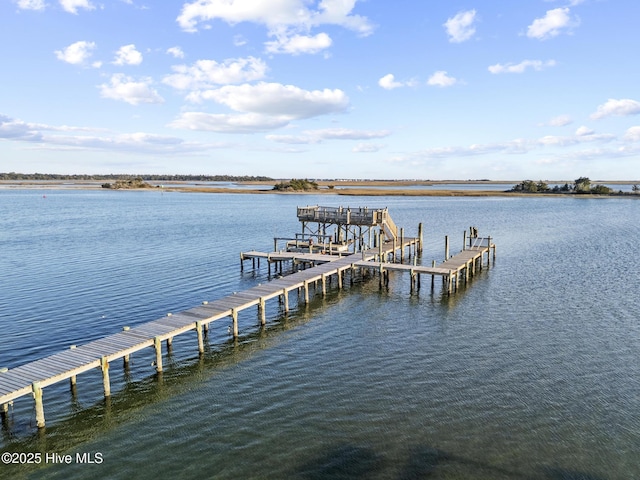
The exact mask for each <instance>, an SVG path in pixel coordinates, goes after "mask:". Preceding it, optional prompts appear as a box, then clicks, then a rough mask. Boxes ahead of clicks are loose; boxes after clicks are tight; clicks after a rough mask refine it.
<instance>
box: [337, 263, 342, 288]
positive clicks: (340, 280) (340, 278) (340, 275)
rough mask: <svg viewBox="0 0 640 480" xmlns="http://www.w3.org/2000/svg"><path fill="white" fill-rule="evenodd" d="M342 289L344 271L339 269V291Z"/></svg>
mask: <svg viewBox="0 0 640 480" xmlns="http://www.w3.org/2000/svg"><path fill="white" fill-rule="evenodd" d="M341 288H342V270H340V269H339V268H338V289H341Z"/></svg>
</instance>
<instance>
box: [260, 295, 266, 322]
mask: <svg viewBox="0 0 640 480" xmlns="http://www.w3.org/2000/svg"><path fill="white" fill-rule="evenodd" d="M259 305H260V306H259V309H260V325H264V324H266V323H267V305H266V302H265V300H264V297H260V304H259Z"/></svg>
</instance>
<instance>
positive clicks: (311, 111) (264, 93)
mask: <svg viewBox="0 0 640 480" xmlns="http://www.w3.org/2000/svg"><path fill="white" fill-rule="evenodd" d="M197 97H198V98H201V99H204V100H213V101H215V102H218V103H221V104H223V105H226V106H228V107H229V108H231V109H232V110H235V111H237V112H247V113H248V112H251V113H258V114H262V115H270V116H284V117H286V118H289V119H303V118H311V117H316V116H318V115H326V114H329V113H338V112H343V111H345V110H346V109H347V107H348V106H349V98H348V97H347V95H346V94H345V93H344V92H343V91H342V90H339V89H335V90H330V89H324V90H313V91H309V90H303V89H301V88H299V87H296V86H294V85H282V84H280V83H265V82H260V83H258V84H256V85H249V84H243V85H227V86H224V87H221V88H219V89H216V90H207V91H204V92H200V93H199V94H198V95H197Z"/></svg>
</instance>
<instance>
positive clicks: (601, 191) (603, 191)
mask: <svg viewBox="0 0 640 480" xmlns="http://www.w3.org/2000/svg"><path fill="white" fill-rule="evenodd" d="M591 193H595V194H597V195H610V194H612V193H613V189H612V188H609V187H607V186H605V185H594V186H593V187H591Z"/></svg>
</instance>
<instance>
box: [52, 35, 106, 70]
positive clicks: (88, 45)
mask: <svg viewBox="0 0 640 480" xmlns="http://www.w3.org/2000/svg"><path fill="white" fill-rule="evenodd" d="M95 48H96V44H95V43H94V42H86V41H79V42H75V43H72V44H71V45H69V46H68V47H66V48H64V49H62V50H56V51H55V52H54V53H55V54H56V57H57V58H58V60H62V61H63V62H67V63H70V64H72V65H81V64H83V63H84V62H85V61H86V60H87V59H88V58H89V57H90V56H91V55H92V52H93V50H94V49H95Z"/></svg>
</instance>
